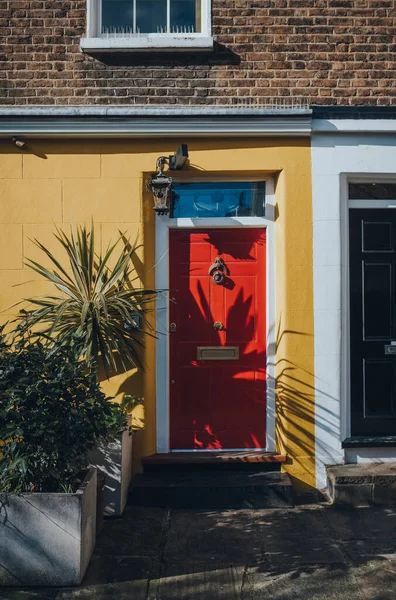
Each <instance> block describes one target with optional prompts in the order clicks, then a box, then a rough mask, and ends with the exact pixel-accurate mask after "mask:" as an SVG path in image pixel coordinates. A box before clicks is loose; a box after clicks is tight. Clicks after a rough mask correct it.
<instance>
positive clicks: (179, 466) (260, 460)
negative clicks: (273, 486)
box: [142, 450, 287, 473]
mask: <svg viewBox="0 0 396 600" xmlns="http://www.w3.org/2000/svg"><path fill="white" fill-rule="evenodd" d="M286 460H287V457H286V456H285V455H284V454H279V453H278V452H261V451H250V450H244V451H239V452H238V451H234V452H169V453H164V454H152V455H151V456H146V457H144V458H143V459H142V464H143V468H144V472H145V473H154V472H158V473H159V472H160V473H165V472H167V473H176V472H177V473H180V472H186V473H192V472H202V471H204V472H208V471H216V472H218V471H243V472H246V471H260V472H264V471H280V469H281V465H282V463H285V462H286Z"/></svg>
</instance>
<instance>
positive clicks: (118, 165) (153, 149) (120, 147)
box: [101, 140, 176, 178]
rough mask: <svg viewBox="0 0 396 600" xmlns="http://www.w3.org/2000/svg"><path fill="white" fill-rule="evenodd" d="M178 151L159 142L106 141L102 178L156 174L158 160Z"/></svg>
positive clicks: (103, 146)
mask: <svg viewBox="0 0 396 600" xmlns="http://www.w3.org/2000/svg"><path fill="white" fill-rule="evenodd" d="M175 150H176V148H174V147H173V146H172V145H170V144H167V147H166V146H165V143H162V144H159V143H158V142H157V141H154V140H153V141H149V142H142V141H140V140H139V141H137V140H120V141H119V142H113V141H112V140H109V141H105V142H103V143H102V146H101V153H102V157H101V159H102V177H105V178H108V177H110V178H112V177H117V178H119V177H127V178H129V177H140V176H141V174H142V172H143V173H151V172H152V173H154V172H155V165H156V162H157V158H158V157H159V156H169V154H173V152H174V151H175Z"/></svg>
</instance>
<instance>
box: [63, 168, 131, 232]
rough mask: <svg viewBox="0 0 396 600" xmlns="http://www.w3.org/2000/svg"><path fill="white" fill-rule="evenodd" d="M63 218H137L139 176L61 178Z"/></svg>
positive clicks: (110, 219) (84, 219)
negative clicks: (122, 177) (126, 177)
mask: <svg viewBox="0 0 396 600" xmlns="http://www.w3.org/2000/svg"><path fill="white" fill-rule="evenodd" d="M63 186H64V188H63V194H64V195H63V198H64V219H63V220H64V221H65V222H70V221H73V222H77V221H87V222H88V221H90V219H91V218H93V220H94V222H95V223H98V222H107V223H117V222H119V223H122V222H132V223H134V222H138V221H139V220H140V212H141V211H140V206H141V190H140V179H138V178H136V179H68V180H65V181H64V182H63Z"/></svg>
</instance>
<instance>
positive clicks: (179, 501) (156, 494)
mask: <svg viewBox="0 0 396 600" xmlns="http://www.w3.org/2000/svg"><path fill="white" fill-rule="evenodd" d="M292 498H293V487H292V484H291V481H290V478H289V476H288V475H287V474H286V473H277V472H275V473H271V472H255V473H251V472H231V471H220V472H213V471H207V472H200V473H165V474H164V473H144V474H139V475H135V477H134V478H133V480H132V485H131V488H130V495H129V503H130V504H134V505H138V506H157V507H169V508H213V509H215V508H283V507H287V506H291V505H292Z"/></svg>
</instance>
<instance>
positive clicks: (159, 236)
mask: <svg viewBox="0 0 396 600" xmlns="http://www.w3.org/2000/svg"><path fill="white" fill-rule="evenodd" d="M258 179H260V181H265V182H266V215H265V217H223V218H170V217H168V216H156V218H155V287H156V289H162V290H167V289H169V230H170V229H175V228H184V229H193V228H201V229H202V228H203V229H204V228H208V229H209V228H220V227H228V228H236V227H256V228H257V227H263V228H266V230H267V299H266V301H267V438H266V439H267V448H266V450H267V451H275V385H274V382H275V356H274V354H273V353H274V351H275V332H276V327H275V240H274V214H275V197H274V182H273V180H272V179H269V178H267V177H260V178H258V177H257V178H256V180H258ZM205 180H206V181H208V177H206V178H205ZM217 180H218V178H217ZM222 180H223V181H230V180H231V178H228V177H227V175H226V174H225V175H224V178H223V179H222ZM235 180H236V179H235V178H234V181H235ZM243 180H244V179H243V177H238V181H243ZM194 181H196V179H194ZM210 181H214V179H211V180H210ZM245 181H252V179H251V178H246V179H245ZM183 182H186V179H185V178H183ZM168 304H169V300H168V298H167V297H166V295H163V296H162V297H161V296H159V297H158V300H157V307H156V331H157V332H158V334H157V335H158V338H157V340H156V439H157V452H158V453H167V452H169V422H170V419H169V375H168V374H169V332H168V322H169V317H168ZM203 452H210V450H204V451H203Z"/></svg>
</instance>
